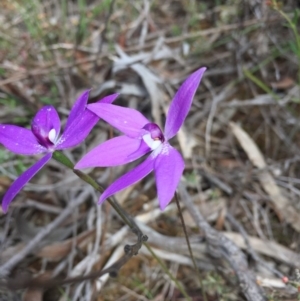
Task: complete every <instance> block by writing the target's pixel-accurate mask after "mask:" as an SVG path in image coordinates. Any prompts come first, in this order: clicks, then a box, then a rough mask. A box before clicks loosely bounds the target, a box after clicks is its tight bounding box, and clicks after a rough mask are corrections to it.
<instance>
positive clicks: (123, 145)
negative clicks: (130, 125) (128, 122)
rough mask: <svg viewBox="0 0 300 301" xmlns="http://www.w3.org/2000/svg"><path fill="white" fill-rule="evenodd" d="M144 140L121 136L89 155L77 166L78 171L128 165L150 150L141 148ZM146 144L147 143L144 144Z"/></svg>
mask: <svg viewBox="0 0 300 301" xmlns="http://www.w3.org/2000/svg"><path fill="white" fill-rule="evenodd" d="M142 143H144V141H143V140H139V139H133V138H129V137H127V136H120V137H116V138H113V139H110V140H107V141H106V142H104V143H102V144H100V145H98V146H97V147H95V148H94V149H92V150H91V151H90V152H89V153H87V154H86V155H85V156H84V157H83V158H82V159H81V160H80V161H79V162H78V163H77V164H76V165H75V168H76V169H81V168H87V167H94V166H99V167H107V166H117V165H122V164H126V163H128V162H131V161H134V160H136V159H138V158H140V157H142V156H143V155H145V154H146V153H147V152H149V151H150V148H149V147H148V149H145V148H141V147H140V145H141V144H142ZM144 144H145V143H144Z"/></svg>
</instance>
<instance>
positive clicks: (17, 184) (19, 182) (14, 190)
mask: <svg viewBox="0 0 300 301" xmlns="http://www.w3.org/2000/svg"><path fill="white" fill-rule="evenodd" d="M51 157H52V153H48V154H47V155H46V156H45V157H43V158H42V159H41V160H39V161H38V162H36V163H35V164H34V165H32V166H31V167H30V168H29V169H27V170H26V171H25V172H23V173H22V174H21V175H20V176H19V177H18V178H17V179H16V180H15V181H14V182H13V183H12V185H11V186H10V187H9V189H8V190H7V192H6V193H5V195H4V197H3V200H2V209H3V211H4V212H7V210H8V206H9V204H10V203H11V201H12V200H13V199H14V197H15V196H16V195H17V194H18V192H19V191H20V190H21V189H22V188H23V187H24V186H25V185H26V183H27V182H28V181H30V180H31V178H32V177H33V176H34V175H35V174H36V173H37V172H38V171H39V170H40V169H41V168H42V167H43V166H44V165H45V164H46V163H47V162H48V161H49V160H50V159H51Z"/></svg>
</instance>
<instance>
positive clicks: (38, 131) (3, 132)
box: [0, 91, 118, 212]
mask: <svg viewBox="0 0 300 301" xmlns="http://www.w3.org/2000/svg"><path fill="white" fill-rule="evenodd" d="M117 96H118V94H113V95H109V96H106V97H104V98H103V99H102V100H100V101H99V103H100V102H101V103H106V104H109V103H112V102H113V101H114V100H115V99H116V97H117ZM88 97H89V91H86V92H84V93H83V94H82V95H81V96H80V97H79V98H78V99H77V101H76V102H75V104H74V106H73V108H72V110H71V112H70V115H69V117H68V120H67V123H66V126H65V131H64V133H63V134H62V135H61V136H60V137H59V132H60V119H59V116H58V114H57V111H56V110H55V108H54V107H53V106H44V107H43V108H41V109H40V110H39V111H38V112H37V114H36V115H35V116H34V118H33V120H32V123H31V130H29V129H26V128H22V127H19V126H15V125H9V124H0V144H3V145H4V146H5V147H6V148H7V149H8V150H10V151H12V152H13V153H16V154H20V155H25V156H30V155H37V154H46V155H45V156H44V157H42V158H41V159H40V160H39V161H38V162H36V163H35V164H34V165H32V166H31V167H30V168H29V169H27V170H26V171H25V172H24V173H23V174H21V175H20V176H19V177H18V178H17V179H16V180H15V181H14V182H13V183H12V185H11V186H10V188H9V189H8V190H7V192H6V194H5V195H4V197H3V200H2V209H3V211H4V212H6V211H7V209H8V206H9V204H10V203H11V201H12V200H13V199H14V197H15V196H16V195H17V193H18V192H19V191H20V190H21V189H22V188H23V187H24V185H25V184H26V183H27V182H28V181H30V179H31V178H32V177H33V176H34V175H35V174H36V173H37V172H38V171H39V170H40V169H41V168H42V167H43V166H44V165H45V164H46V163H47V162H48V161H49V160H50V159H51V157H52V153H53V152H54V151H55V150H62V149H66V148H70V147H74V146H76V145H78V144H80V143H81V142H82V141H83V140H84V139H85V138H86V137H87V135H88V134H89V132H90V131H91V130H92V128H93V127H94V125H95V124H96V123H97V122H98V120H99V117H98V116H97V115H95V114H94V113H92V112H91V111H90V110H87V109H86V106H87V101H88Z"/></svg>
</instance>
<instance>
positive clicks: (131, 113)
mask: <svg viewBox="0 0 300 301" xmlns="http://www.w3.org/2000/svg"><path fill="white" fill-rule="evenodd" d="M88 109H89V110H91V111H92V112H94V113H95V114H97V115H98V116H99V117H101V118H102V119H103V120H105V121H106V122H108V123H109V124H110V125H112V126H113V127H115V128H117V129H118V130H119V131H121V132H122V133H124V134H125V135H127V136H129V137H131V138H138V137H141V131H142V128H143V127H144V126H145V125H146V124H147V123H149V122H150V121H149V120H148V119H147V118H146V117H144V115H142V114H141V113H140V112H139V111H137V110H134V109H130V108H123V107H120V106H115V105H110V104H104V103H97V104H90V105H88Z"/></svg>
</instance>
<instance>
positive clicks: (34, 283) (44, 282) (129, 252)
mask: <svg viewBox="0 0 300 301" xmlns="http://www.w3.org/2000/svg"><path fill="white" fill-rule="evenodd" d="M145 238H146V236H144V235H143V236H140V235H139V236H138V242H137V243H136V244H134V245H131V246H129V245H126V246H125V247H124V252H125V254H124V255H123V256H122V257H121V258H120V259H119V260H118V261H116V262H115V263H114V264H112V265H111V266H110V267H108V268H106V269H104V270H101V271H96V272H92V273H89V274H88V275H85V276H75V277H70V278H66V279H62V278H56V279H43V278H41V277H38V278H28V277H27V278H24V277H22V276H20V277H19V278H18V277H16V278H15V279H9V280H8V281H7V282H6V283H5V284H1V283H0V287H1V286H2V287H3V286H4V287H8V288H9V289H10V290H20V289H26V288H43V289H49V288H51V287H55V286H61V285H65V284H75V283H79V282H82V281H86V280H94V279H96V278H99V277H101V276H103V275H104V274H107V273H109V275H110V276H111V277H116V276H117V274H118V271H119V270H120V269H121V267H122V266H123V265H124V264H126V263H127V262H128V261H129V260H130V259H131V257H133V256H134V255H137V254H138V251H139V250H140V248H141V246H142V244H143V242H145V241H146V240H145Z"/></svg>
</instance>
